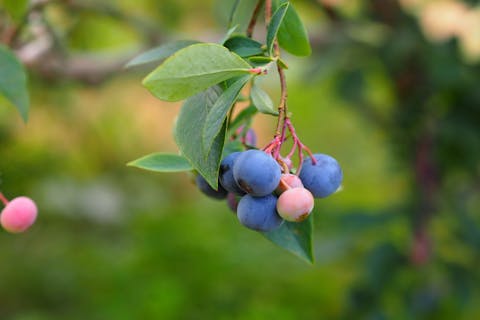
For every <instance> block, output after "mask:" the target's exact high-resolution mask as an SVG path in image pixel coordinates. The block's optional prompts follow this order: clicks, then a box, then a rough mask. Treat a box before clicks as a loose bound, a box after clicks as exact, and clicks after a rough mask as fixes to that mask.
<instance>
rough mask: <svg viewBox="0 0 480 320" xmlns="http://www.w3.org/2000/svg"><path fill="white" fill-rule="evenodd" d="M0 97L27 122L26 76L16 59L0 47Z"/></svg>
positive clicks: (4, 48) (7, 50)
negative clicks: (11, 105) (13, 107)
mask: <svg viewBox="0 0 480 320" xmlns="http://www.w3.org/2000/svg"><path fill="white" fill-rule="evenodd" d="M0 95H1V96H3V97H4V98H5V100H7V101H8V102H9V103H11V104H13V105H14V106H15V107H16V108H17V109H18V111H19V112H20V115H21V116H22V118H23V121H25V122H27V120H28V108H29V96H28V90H27V74H26V73H25V69H24V68H23V66H22V64H21V63H20V61H18V59H17V57H16V56H15V55H14V54H13V53H12V52H11V51H10V50H9V49H7V48H6V47H4V46H2V45H0Z"/></svg>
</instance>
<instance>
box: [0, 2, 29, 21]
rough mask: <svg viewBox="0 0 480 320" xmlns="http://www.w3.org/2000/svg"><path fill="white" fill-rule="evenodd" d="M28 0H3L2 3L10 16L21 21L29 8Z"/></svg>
mask: <svg viewBox="0 0 480 320" xmlns="http://www.w3.org/2000/svg"><path fill="white" fill-rule="evenodd" d="M28 2H29V1H28V0H3V1H2V4H3V7H4V9H5V11H7V13H8V14H9V15H10V17H11V18H12V19H13V20H14V21H15V22H17V23H19V22H20V21H21V20H22V18H23V17H24V15H25V13H26V12H27V9H28Z"/></svg>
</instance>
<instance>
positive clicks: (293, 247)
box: [263, 214, 315, 263]
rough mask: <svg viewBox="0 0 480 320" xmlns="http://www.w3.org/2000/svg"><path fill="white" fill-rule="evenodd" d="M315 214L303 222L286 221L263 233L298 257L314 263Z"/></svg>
mask: <svg viewBox="0 0 480 320" xmlns="http://www.w3.org/2000/svg"><path fill="white" fill-rule="evenodd" d="M312 232H313V214H311V215H310V216H309V217H308V218H307V219H306V220H305V221H302V222H288V221H285V222H284V223H283V224H282V225H281V226H280V228H278V229H275V230H273V231H270V232H264V233H263V234H264V235H265V237H267V238H268V239H269V240H270V241H272V242H273V243H275V244H277V245H278V246H280V247H282V248H284V249H285V250H288V251H290V252H291V253H293V254H295V255H297V256H298V257H300V258H302V259H304V260H306V261H308V262H310V263H313V262H314V260H315V257H314V256H313V251H312V249H313V245H312Z"/></svg>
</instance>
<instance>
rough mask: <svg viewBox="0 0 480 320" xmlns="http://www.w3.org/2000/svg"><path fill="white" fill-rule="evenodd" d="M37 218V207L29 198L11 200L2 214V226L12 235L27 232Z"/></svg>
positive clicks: (0, 215) (0, 220)
mask: <svg viewBox="0 0 480 320" xmlns="http://www.w3.org/2000/svg"><path fill="white" fill-rule="evenodd" d="M36 218H37V205H36V204H35V202H33V200H32V199H30V198H28V197H17V198H14V199H13V200H11V201H10V202H9V203H8V204H7V205H6V206H5V208H3V210H2V213H1V214H0V224H1V225H2V227H3V228H4V229H5V230H7V231H8V232H11V233H20V232H23V231H25V230H27V229H28V228H29V227H30V226H31V225H32V224H33V223H34V222H35V219H36Z"/></svg>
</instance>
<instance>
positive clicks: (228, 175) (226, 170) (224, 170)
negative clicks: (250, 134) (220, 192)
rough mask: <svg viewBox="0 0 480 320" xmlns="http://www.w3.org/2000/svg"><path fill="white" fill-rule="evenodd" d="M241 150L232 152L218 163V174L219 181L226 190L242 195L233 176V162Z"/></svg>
mask: <svg viewBox="0 0 480 320" xmlns="http://www.w3.org/2000/svg"><path fill="white" fill-rule="evenodd" d="M240 154H241V152H234V153H231V154H229V155H228V156H226V157H225V158H224V159H223V160H222V162H221V163H220V176H219V179H220V180H219V181H220V183H221V185H222V187H224V188H225V189H226V190H227V191H229V192H232V193H235V194H237V195H240V196H243V195H244V194H245V191H243V190H242V189H241V188H240V187H239V186H238V184H237V182H236V181H235V179H234V178H233V164H234V162H235V160H236V159H237V158H238V156H239V155H240Z"/></svg>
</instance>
